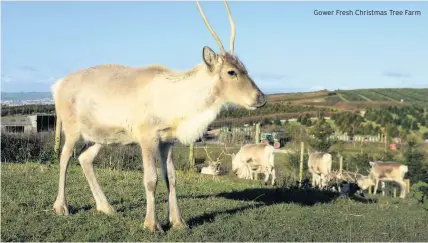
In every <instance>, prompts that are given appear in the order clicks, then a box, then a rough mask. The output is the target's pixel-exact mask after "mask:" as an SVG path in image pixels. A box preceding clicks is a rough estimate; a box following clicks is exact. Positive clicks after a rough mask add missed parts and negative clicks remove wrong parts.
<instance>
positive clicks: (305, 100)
mask: <svg viewBox="0 0 428 243" xmlns="http://www.w3.org/2000/svg"><path fill="white" fill-rule="evenodd" d="M40 99H52V94H51V93H50V92H19V93H9V92H1V100H2V101H7V100H9V101H18V100H21V101H25V100H40ZM401 99H403V102H400V101H401ZM268 102H269V103H291V104H293V105H311V106H324V107H334V108H339V109H354V108H365V107H373V108H380V107H386V106H390V105H396V106H397V105H409V104H411V105H418V106H421V107H428V88H423V89H411V88H405V89H355V90H334V91H328V90H320V91H314V92H297V93H280V94H269V95H268Z"/></svg>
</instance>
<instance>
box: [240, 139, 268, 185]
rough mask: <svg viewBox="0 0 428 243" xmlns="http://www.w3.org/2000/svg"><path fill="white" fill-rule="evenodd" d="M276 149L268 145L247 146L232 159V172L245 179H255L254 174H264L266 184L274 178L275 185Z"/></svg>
mask: <svg viewBox="0 0 428 243" xmlns="http://www.w3.org/2000/svg"><path fill="white" fill-rule="evenodd" d="M274 150H275V149H274V147H273V146H271V145H268V144H245V145H244V146H242V147H241V149H240V150H239V151H238V153H237V154H236V155H234V156H233V159H232V171H233V172H234V173H235V174H236V175H237V176H238V178H243V179H251V180H253V179H254V176H253V174H254V173H264V174H265V178H264V182H265V184H266V183H267V181H268V180H269V176H272V186H273V185H274V184H275V180H276V174H275V164H274V159H275V157H274Z"/></svg>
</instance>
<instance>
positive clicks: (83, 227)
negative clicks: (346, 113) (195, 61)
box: [1, 163, 428, 241]
mask: <svg viewBox="0 0 428 243" xmlns="http://www.w3.org/2000/svg"><path fill="white" fill-rule="evenodd" d="M1 169H2V171H1V176H2V178H1V182H2V187H1V201H2V207H1V214H2V215H1V240H2V241H424V240H426V239H428V226H427V222H428V214H427V213H426V211H424V210H423V209H422V208H421V206H420V205H418V204H417V203H416V201H414V200H413V199H407V200H400V199H394V198H390V197H383V198H382V197H380V198H376V199H374V200H367V199H362V198H353V199H351V198H348V197H344V196H341V197H338V196H337V195H336V194H334V193H326V192H319V191H314V190H309V189H306V190H298V189H290V188H289V189H287V188H272V187H268V186H263V185H261V184H260V183H252V184H248V183H243V182H234V181H231V180H229V179H228V178H223V177H222V178H219V179H218V180H213V179H211V177H210V176H201V175H196V174H192V173H188V174H184V173H182V172H178V186H177V190H178V195H179V199H178V200H179V204H180V207H181V209H182V214H183V218H184V219H185V220H186V222H187V223H188V224H189V225H190V227H191V229H190V230H173V229H169V230H167V232H166V233H165V234H152V233H149V232H148V231H146V230H145V229H143V226H142V223H143V220H144V215H145V206H146V205H145V198H144V197H145V193H144V187H143V174H142V173H141V172H138V171H116V170H109V169H97V170H96V173H97V175H98V179H99V181H100V183H101V185H102V187H103V189H104V191H105V192H106V195H107V197H108V198H109V200H110V201H111V202H112V205H113V206H114V208H115V209H116V210H117V211H118V214H117V215H115V216H106V215H104V214H102V213H98V212H97V211H96V210H95V203H94V200H93V198H92V195H91V193H90V189H89V186H88V184H87V182H86V180H85V178H84V176H83V173H82V171H81V169H80V167H79V166H76V165H71V166H70V169H69V174H68V175H69V176H68V186H67V196H68V202H69V204H70V207H71V212H72V214H71V215H70V216H57V215H55V214H54V212H53V210H52V204H53V202H54V200H55V197H56V194H57V183H58V166H56V165H53V166H46V165H38V164H31V163H27V164H4V163H2V165H1ZM357 199H358V200H357ZM166 200H167V194H166V189H165V184H164V183H163V181H160V182H159V185H158V191H157V203H158V216H159V219H160V221H161V223H162V224H165V223H166V214H167V201H166Z"/></svg>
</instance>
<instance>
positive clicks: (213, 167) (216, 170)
mask: <svg viewBox="0 0 428 243" xmlns="http://www.w3.org/2000/svg"><path fill="white" fill-rule="evenodd" d="M204 150H205V153H206V154H207V159H208V160H209V165H208V166H205V167H203V168H202V170H201V174H205V175H213V176H217V175H219V174H220V165H221V162H220V157H221V156H222V155H223V153H224V151H223V150H222V152H221V153H220V155H219V156H218V157H217V159H216V160H213V159H212V158H211V156H210V153H208V150H207V146H204Z"/></svg>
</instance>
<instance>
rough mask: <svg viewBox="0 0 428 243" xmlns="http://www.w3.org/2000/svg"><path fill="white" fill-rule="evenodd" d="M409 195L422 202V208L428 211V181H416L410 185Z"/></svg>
mask: <svg viewBox="0 0 428 243" xmlns="http://www.w3.org/2000/svg"><path fill="white" fill-rule="evenodd" d="M410 196H411V197H414V198H415V199H416V200H417V201H418V202H420V203H422V205H423V208H424V209H425V210H427V211H428V183H426V182H423V181H418V183H416V184H414V185H413V186H412V188H411V190H410Z"/></svg>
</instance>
